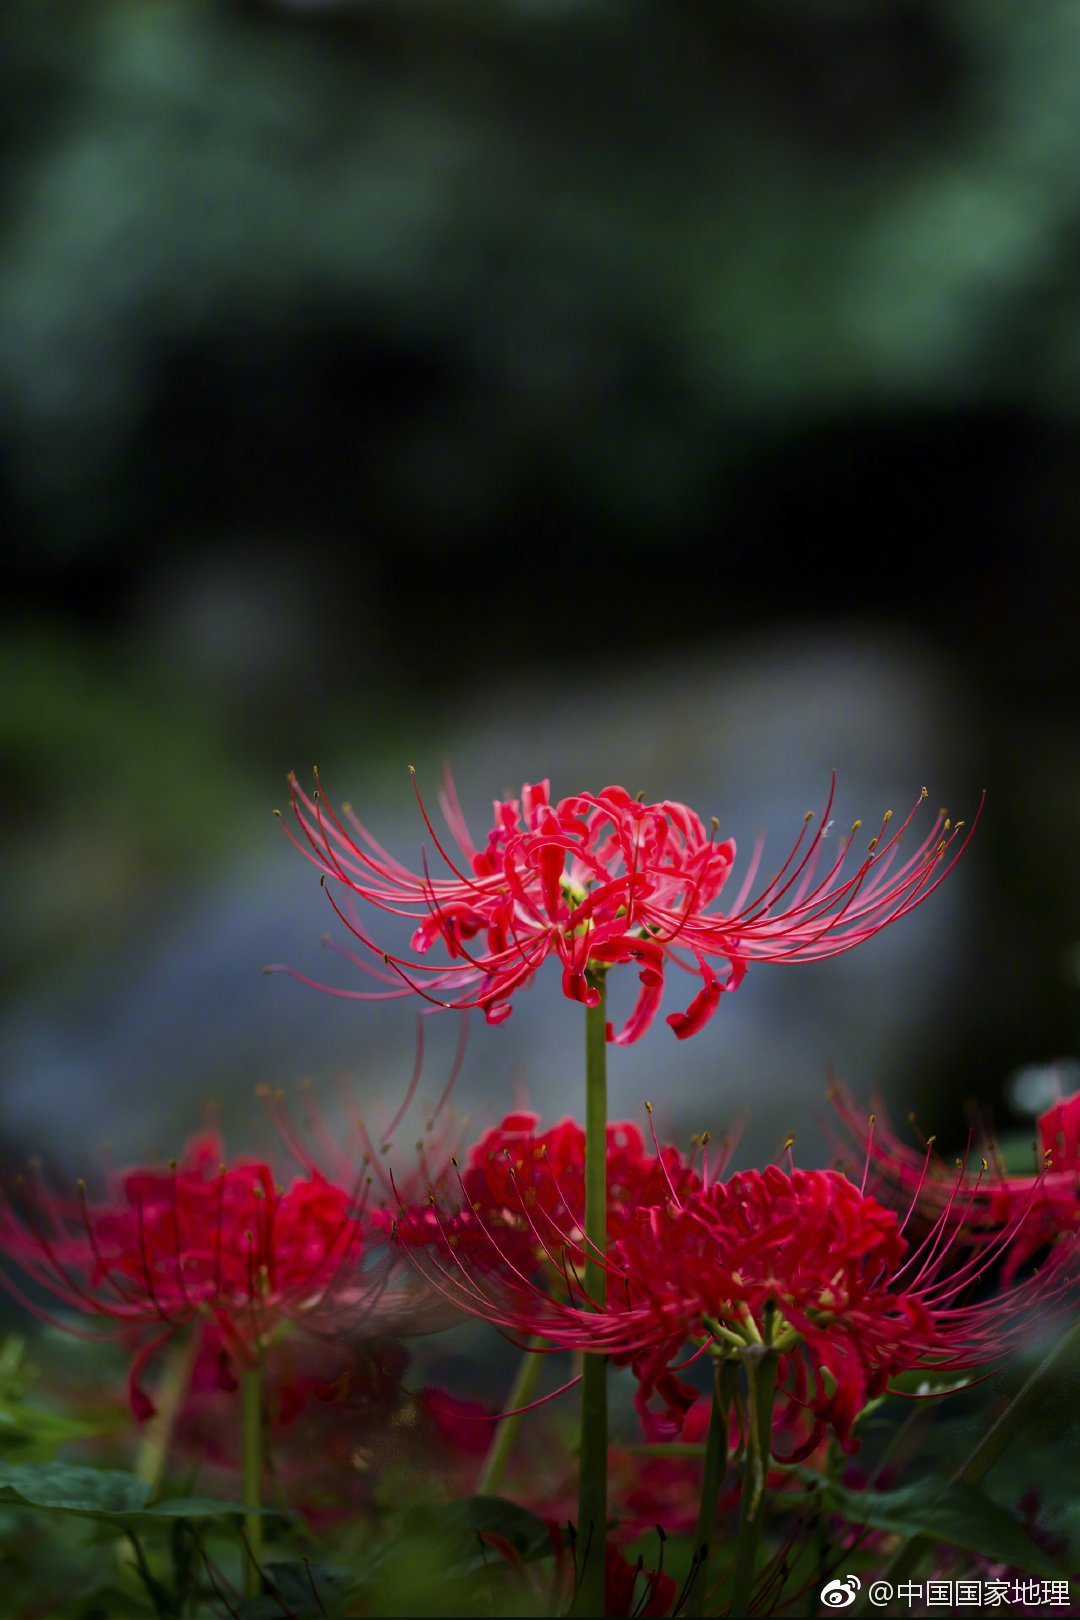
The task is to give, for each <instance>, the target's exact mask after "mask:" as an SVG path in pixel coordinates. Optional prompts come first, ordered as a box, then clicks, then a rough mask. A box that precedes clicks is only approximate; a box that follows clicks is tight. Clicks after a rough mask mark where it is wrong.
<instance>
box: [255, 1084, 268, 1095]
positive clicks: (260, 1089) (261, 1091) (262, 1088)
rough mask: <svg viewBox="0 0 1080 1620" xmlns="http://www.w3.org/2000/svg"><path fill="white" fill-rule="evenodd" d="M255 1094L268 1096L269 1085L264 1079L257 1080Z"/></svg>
mask: <svg viewBox="0 0 1080 1620" xmlns="http://www.w3.org/2000/svg"><path fill="white" fill-rule="evenodd" d="M255 1095H256V1097H269V1095H270V1087H269V1086H268V1085H267V1083H266V1081H265V1080H260V1081H259V1083H258V1085H257V1086H256V1087H255Z"/></svg>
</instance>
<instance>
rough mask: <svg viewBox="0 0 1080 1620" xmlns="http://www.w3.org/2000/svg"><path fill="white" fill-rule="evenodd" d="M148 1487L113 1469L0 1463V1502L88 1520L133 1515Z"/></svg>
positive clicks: (145, 1499)
mask: <svg viewBox="0 0 1080 1620" xmlns="http://www.w3.org/2000/svg"><path fill="white" fill-rule="evenodd" d="M149 1496H150V1487H149V1485H146V1484H144V1483H143V1481H142V1480H141V1479H136V1477H135V1475H134V1474H126V1473H122V1472H121V1471H120V1470H119V1469H117V1468H86V1467H84V1466H82V1465H81V1464H78V1463H66V1462H43V1463H30V1462H27V1463H0V1501H3V1502H20V1503H22V1505H23V1506H24V1507H36V1508H45V1509H47V1510H49V1511H52V1512H59V1513H81V1514H86V1515H89V1516H90V1517H91V1518H95V1519H99V1518H102V1517H103V1516H105V1517H114V1516H116V1515H123V1514H127V1513H137V1512H139V1510H140V1509H142V1508H145V1506H146V1502H147V1500H148V1498H149Z"/></svg>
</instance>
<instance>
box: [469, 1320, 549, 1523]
mask: <svg viewBox="0 0 1080 1620" xmlns="http://www.w3.org/2000/svg"><path fill="white" fill-rule="evenodd" d="M528 1343H529V1344H530V1345H534V1344H539V1343H540V1340H539V1339H538V1338H536V1337H533V1338H531V1339H529V1340H528ZM539 1371H540V1357H539V1356H538V1355H536V1354H535V1353H533V1352H532V1351H530V1350H526V1351H525V1354H524V1355H523V1356H522V1358H521V1363H520V1365H519V1367H518V1370H517V1376H516V1378H515V1379H514V1387H513V1388H512V1389H511V1391H510V1395H509V1398H508V1400H507V1403H506V1405H507V1408H508V1410H509V1413H510V1415H509V1416H508V1417H504V1418H503V1419H502V1421H501V1422H500V1423H497V1424H496V1425H495V1435H494V1438H493V1439H492V1442H491V1445H490V1447H489V1449H488V1454H487V1456H486V1457H485V1458H484V1466H483V1468H482V1469H481V1470H480V1478H479V1480H478V1481H477V1485H476V1494H477V1495H478V1496H498V1494H499V1486H500V1485H501V1484H502V1482H503V1475H504V1474H505V1473H506V1465H507V1463H508V1462H509V1461H510V1455H511V1453H512V1451H513V1449H514V1441H515V1440H516V1439H517V1432H518V1429H519V1428H520V1426H521V1419H522V1417H523V1415H524V1414H523V1413H521V1412H516V1411H515V1410H514V1409H515V1407H518V1406H526V1405H528V1402H529V1397H530V1396H531V1395H532V1392H533V1390H534V1388H535V1387H536V1377H537V1374H538V1373H539Z"/></svg>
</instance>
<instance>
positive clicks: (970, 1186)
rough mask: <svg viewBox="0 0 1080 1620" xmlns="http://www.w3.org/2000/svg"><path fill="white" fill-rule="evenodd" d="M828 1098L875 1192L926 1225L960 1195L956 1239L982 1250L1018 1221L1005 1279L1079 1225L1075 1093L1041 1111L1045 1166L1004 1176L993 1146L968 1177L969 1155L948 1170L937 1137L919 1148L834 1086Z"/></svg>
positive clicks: (1079, 1136) (1079, 1123) (1079, 1133)
mask: <svg viewBox="0 0 1080 1620" xmlns="http://www.w3.org/2000/svg"><path fill="white" fill-rule="evenodd" d="M829 1095H830V1100H831V1101H832V1102H833V1104H834V1106H835V1108H836V1110H837V1113H838V1114H839V1116H840V1119H841V1121H842V1123H843V1125H844V1126H845V1128H846V1131H847V1133H848V1135H849V1136H850V1137H851V1138H853V1139H854V1142H855V1144H856V1150H857V1153H858V1156H859V1159H860V1161H864V1162H865V1164H866V1170H867V1177H868V1179H870V1180H871V1181H872V1184H873V1190H874V1192H875V1194H876V1195H877V1196H878V1197H880V1198H882V1199H884V1200H887V1201H893V1200H896V1199H898V1200H900V1201H902V1202H904V1203H909V1204H910V1203H912V1202H913V1204H914V1211H915V1212H916V1213H917V1214H918V1217H919V1219H920V1221H921V1222H922V1223H923V1224H925V1223H929V1222H933V1221H936V1220H938V1219H940V1217H941V1214H942V1211H944V1210H945V1209H947V1208H949V1207H950V1206H952V1205H953V1204H955V1203H956V1202H957V1201H958V1200H960V1201H962V1202H963V1203H964V1205H965V1209H966V1218H965V1224H964V1231H963V1233H961V1234H958V1237H960V1238H962V1239H963V1240H964V1241H968V1242H970V1243H972V1244H975V1245H976V1246H978V1245H982V1246H984V1247H985V1246H986V1245H988V1244H991V1243H993V1242H994V1241H995V1235H996V1234H997V1233H999V1232H1000V1231H1002V1230H1003V1229H1004V1228H1006V1227H1016V1226H1019V1230H1018V1231H1017V1232H1016V1235H1015V1237H1014V1239H1013V1241H1012V1242H1011V1244H1010V1246H1009V1251H1008V1254H1007V1256H1006V1258H1005V1263H1004V1266H1003V1269H1002V1275H1003V1277H1004V1279H1005V1281H1010V1280H1011V1279H1012V1277H1013V1276H1015V1274H1016V1272H1017V1271H1018V1270H1019V1268H1020V1267H1021V1266H1023V1265H1025V1264H1026V1263H1027V1262H1028V1261H1029V1260H1030V1259H1032V1258H1033V1257H1034V1256H1035V1255H1037V1254H1038V1253H1039V1251H1040V1250H1042V1249H1044V1248H1045V1247H1046V1246H1047V1245H1048V1244H1051V1243H1053V1242H1054V1241H1055V1240H1056V1238H1057V1237H1058V1235H1059V1233H1062V1232H1075V1231H1077V1230H1078V1229H1080V1190H1078V1189H1080V1092H1077V1093H1076V1094H1075V1095H1074V1096H1071V1097H1064V1098H1062V1099H1061V1100H1060V1101H1058V1102H1056V1103H1054V1104H1052V1106H1051V1107H1050V1108H1048V1109H1047V1110H1046V1111H1045V1113H1042V1114H1040V1115H1039V1117H1038V1121H1037V1127H1038V1133H1039V1143H1038V1148H1037V1152H1038V1153H1041V1155H1042V1168H1041V1169H1039V1170H1037V1171H1034V1170H1033V1172H1032V1173H1031V1174H1030V1175H1010V1174H1008V1173H1007V1172H1006V1170H1005V1167H1004V1165H1003V1164H1002V1161H1001V1156H1000V1154H999V1153H998V1151H997V1148H996V1147H995V1146H994V1144H993V1143H987V1144H985V1146H984V1147H983V1148H981V1150H980V1153H979V1154H978V1155H976V1166H977V1174H976V1175H969V1172H968V1161H967V1159H966V1158H965V1160H964V1161H960V1160H957V1164H956V1169H955V1170H954V1169H951V1168H950V1167H949V1166H948V1165H946V1164H945V1163H944V1161H943V1160H942V1159H941V1158H940V1157H939V1156H938V1155H937V1154H936V1152H935V1141H936V1138H935V1137H933V1136H931V1137H929V1138H928V1139H927V1141H926V1142H925V1143H924V1144H923V1147H922V1148H921V1149H919V1150H916V1149H914V1148H911V1147H909V1146H908V1145H907V1144H906V1143H905V1142H903V1141H902V1140H901V1138H900V1137H899V1136H898V1135H897V1133H896V1132H895V1131H894V1130H893V1128H892V1126H891V1125H890V1123H889V1120H888V1117H887V1115H886V1114H885V1113H884V1111H883V1110H882V1109H880V1108H879V1109H878V1111H877V1113H875V1114H870V1115H865V1114H864V1113H863V1112H862V1110H861V1109H860V1108H859V1107H858V1106H857V1105H856V1103H855V1101H854V1099H853V1098H852V1097H851V1096H850V1095H849V1094H848V1092H847V1091H845V1090H844V1089H843V1088H841V1087H839V1086H834V1087H832V1088H831V1089H830V1093H829ZM968 1157H970V1154H969V1156H968ZM1021 1221H1022V1225H1020V1223H1021Z"/></svg>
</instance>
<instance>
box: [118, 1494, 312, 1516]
mask: <svg viewBox="0 0 1080 1620" xmlns="http://www.w3.org/2000/svg"><path fill="white" fill-rule="evenodd" d="M252 1511H253V1510H252V1509H251V1508H249V1507H245V1506H244V1504H243V1502H220V1501H218V1499H217V1498H216V1497H214V1496H170V1497H169V1499H168V1501H166V1502H155V1503H154V1506H153V1507H148V1508H143V1509H142V1510H141V1511H140V1513H139V1519H140V1520H143V1519H223V1518H225V1516H226V1515H227V1514H229V1513H251V1512H252ZM254 1511H256V1512H258V1513H262V1514H264V1515H267V1516H273V1517H275V1518H279V1519H291V1518H295V1516H296V1515H295V1514H292V1513H288V1512H285V1511H284V1510H283V1509H282V1508H278V1507H261V1508H257V1509H255V1510H254Z"/></svg>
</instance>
